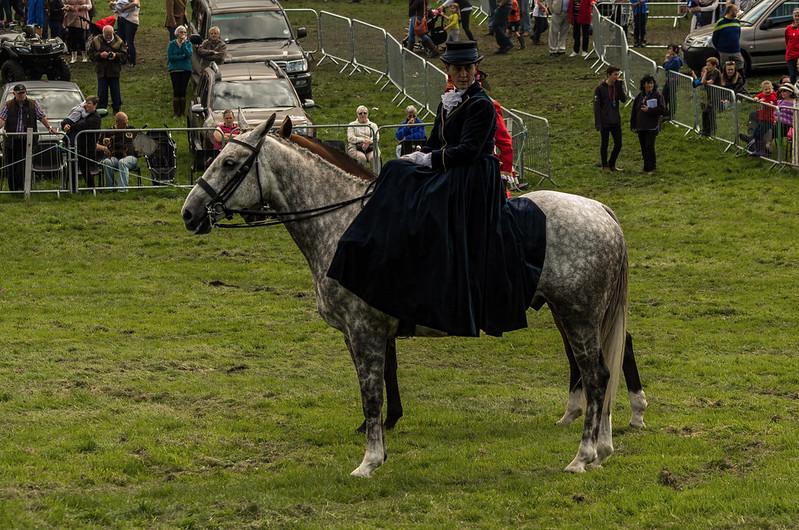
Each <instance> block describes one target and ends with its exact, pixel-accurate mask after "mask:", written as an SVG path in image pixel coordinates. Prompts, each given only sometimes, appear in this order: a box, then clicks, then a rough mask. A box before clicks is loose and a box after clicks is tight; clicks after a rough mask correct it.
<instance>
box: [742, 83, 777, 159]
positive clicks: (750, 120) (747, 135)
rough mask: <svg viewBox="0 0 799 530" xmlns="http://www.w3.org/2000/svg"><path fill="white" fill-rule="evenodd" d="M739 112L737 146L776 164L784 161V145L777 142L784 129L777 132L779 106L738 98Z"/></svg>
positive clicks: (745, 97)
mask: <svg viewBox="0 0 799 530" xmlns="http://www.w3.org/2000/svg"><path fill="white" fill-rule="evenodd" d="M736 107H737V110H738V120H739V125H738V129H739V131H738V138H737V143H736V146H737V147H738V148H739V149H740V150H741V151H742V152H745V153H748V154H750V155H752V156H758V157H760V158H763V159H765V160H768V161H770V162H773V163H774V164H778V163H781V162H782V161H783V159H784V155H783V153H782V152H781V151H782V149H781V148H782V143H781V142H775V140H776V139H777V135H778V133H779V134H780V135H782V132H783V131H782V128H780V130H779V131H777V130H776V123H775V122H776V120H777V106H776V105H772V104H770V103H763V102H762V101H756V100H754V99H752V98H751V97H749V96H746V95H743V94H738V95H737V96H736Z"/></svg>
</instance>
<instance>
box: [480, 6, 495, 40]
mask: <svg viewBox="0 0 799 530" xmlns="http://www.w3.org/2000/svg"><path fill="white" fill-rule="evenodd" d="M481 4H482V2H481ZM496 11H497V0H488V18H487V19H486V25H487V26H488V33H486V37H493V36H494V13H496Z"/></svg>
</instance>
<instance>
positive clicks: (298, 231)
mask: <svg viewBox="0 0 799 530" xmlns="http://www.w3.org/2000/svg"><path fill="white" fill-rule="evenodd" d="M282 147H284V149H282V150H281V151H283V152H284V154H285V156H284V157H280V159H279V160H275V159H274V158H272V159H271V160H270V166H271V168H272V172H273V174H274V177H275V182H276V184H277V185H276V189H275V190H274V192H273V193H275V194H277V195H278V197H274V199H275V202H276V203H277V204H272V206H273V207H274V208H276V209H279V210H282V211H300V210H308V209H312V208H318V207H320V206H326V205H330V204H335V203H337V202H341V201H345V200H348V199H352V198H356V197H359V196H361V195H363V194H364V192H365V191H366V187H367V183H366V182H364V181H362V180H360V179H358V178H356V177H353V176H350V175H346V174H343V172H342V171H341V170H339V169H338V168H335V167H333V166H332V165H330V164H329V163H327V162H324V161H323V160H320V159H319V157H317V156H316V155H313V154H311V153H309V152H308V151H305V150H295V149H290V148H285V146H282ZM361 207H362V205H361V202H360V201H359V202H355V203H353V204H351V205H348V206H345V207H343V208H340V209H338V210H334V211H332V212H329V213H323V214H321V215H318V216H316V217H312V218H310V219H308V220H304V221H299V222H289V223H286V229H287V230H288V232H289V234H290V235H291V237H292V238H293V239H294V242H295V243H296V244H297V246H298V247H299V249H300V251H301V252H302V253H303V255H304V256H305V259H306V260H307V261H308V265H309V266H310V268H311V272H312V273H313V274H314V277H315V278H316V279H317V280H319V279H321V278H323V277H324V276H325V274H326V273H327V269H328V267H329V265H330V261H331V260H332V259H333V254H334V253H335V251H336V244H337V243H338V240H339V239H340V238H341V235H342V234H343V233H344V231H345V230H346V229H347V227H349V225H350V223H351V222H352V220H353V219H354V218H355V216H356V215H357V214H358V212H360V210H361Z"/></svg>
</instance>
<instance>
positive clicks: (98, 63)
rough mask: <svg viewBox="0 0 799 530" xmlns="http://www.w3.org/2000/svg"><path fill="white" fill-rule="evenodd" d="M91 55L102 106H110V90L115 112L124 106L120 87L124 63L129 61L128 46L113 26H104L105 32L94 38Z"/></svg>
mask: <svg viewBox="0 0 799 530" xmlns="http://www.w3.org/2000/svg"><path fill="white" fill-rule="evenodd" d="M89 56H90V57H91V59H92V61H93V62H94V63H95V70H96V72H97V95H98V96H99V97H100V108H103V109H105V108H108V92H109V91H110V92H111V107H112V108H113V109H114V114H116V113H117V112H119V109H120V108H121V107H122V92H121V91H120V87H119V76H120V74H121V73H122V65H123V64H125V63H126V62H127V61H128V47H127V46H125V42H124V41H123V40H122V39H121V38H120V37H119V35H115V34H114V27H113V26H103V33H102V34H101V35H97V36H96V37H95V38H93V39H92V42H91V45H90V46H89Z"/></svg>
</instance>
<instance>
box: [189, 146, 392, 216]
mask: <svg viewBox="0 0 799 530" xmlns="http://www.w3.org/2000/svg"><path fill="white" fill-rule="evenodd" d="M264 139H265V137H262V138H261V139H260V140H259V141H258V143H257V144H255V146H252V145H250V144H248V143H246V142H242V141H241V140H238V139H236V138H231V139H230V140H229V142H231V143H234V144H237V145H240V146H242V147H246V148H247V149H248V150H249V151H250V155H249V156H248V157H247V160H245V161H244V163H243V164H242V165H241V167H239V169H238V171H236V173H235V174H234V175H233V177H232V178H231V179H230V180H229V181H227V182H226V183H225V185H224V186H222V189H221V190H219V191H216V190H215V189H214V187H213V186H211V185H210V184H209V183H208V181H206V180H205V178H204V177H200V178H199V179H197V185H198V186H199V187H200V188H202V190H203V191H204V192H205V193H207V194H208V195H209V196H210V197H211V201H210V202H209V203H208V206H206V210H207V212H208V218H209V219H210V220H211V224H212V225H213V226H215V227H218V228H252V227H256V226H271V225H279V224H284V223H289V222H296V221H304V220H305V219H311V218H312V217H318V216H320V215H324V214H326V213H329V212H333V211H335V210H338V209H340V208H344V207H345V206H349V205H350V204H354V203H356V202H358V201H364V200H366V199H367V198H369V197H370V196H371V195H372V193H374V191H373V188H374V185H375V184H376V182H377V181H375V182H373V183H372V184H370V185H369V187H367V189H366V192H365V193H364V194H363V195H361V196H359V197H355V198H352V199H346V200H344V201H341V202H336V203H332V204H326V205H324V206H319V207H316V208H309V209H307V210H296V211H293V212H278V211H276V210H271V209H269V208H267V205H266V202H264V193H263V188H262V187H261V178H260V175H259V172H258V161H257V157H258V153H260V152H261V147H262V146H263V144H264ZM253 164H255V181H256V182H257V183H258V198H259V203H258V209H254V210H251V209H233V208H228V207H227V206H225V202H227V200H228V199H229V198H230V197H231V196H232V195H233V194H234V193H235V192H236V190H237V189H238V188H239V186H241V183H242V182H243V181H244V179H245V178H246V177H247V175H248V174H249V172H250V169H252V166H253ZM235 214H239V215H256V216H259V217H263V218H265V219H263V220H260V221H256V222H252V223H227V224H221V223H218V222H217V220H218V219H219V218H221V217H224V218H225V219H232V218H233V216H234V215H235Z"/></svg>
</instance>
